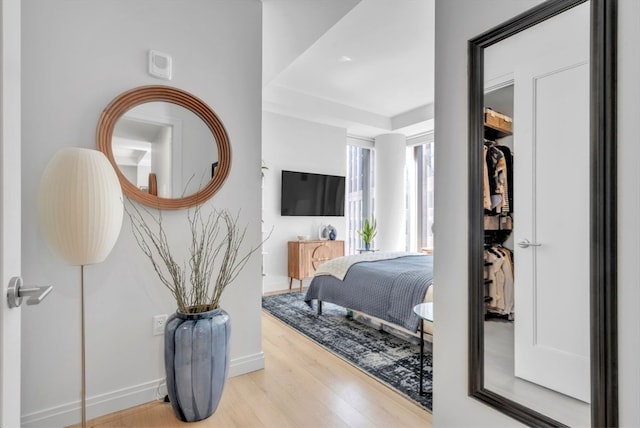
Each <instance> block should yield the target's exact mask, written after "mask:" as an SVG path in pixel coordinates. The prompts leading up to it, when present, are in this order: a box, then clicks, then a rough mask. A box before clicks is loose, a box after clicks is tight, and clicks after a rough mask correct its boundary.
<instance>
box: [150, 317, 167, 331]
mask: <svg viewBox="0 0 640 428" xmlns="http://www.w3.org/2000/svg"><path fill="white" fill-rule="evenodd" d="M168 317H169V316H168V315H167V314H163V315H154V316H153V318H152V321H153V335H154V336H162V335H163V334H164V326H165V325H166V324H167V318H168Z"/></svg>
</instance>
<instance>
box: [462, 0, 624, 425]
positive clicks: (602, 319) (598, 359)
mask: <svg viewBox="0 0 640 428" xmlns="http://www.w3.org/2000/svg"><path fill="white" fill-rule="evenodd" d="M585 1H587V0H548V1H546V2H544V3H542V4H540V5H538V6H536V7H534V8H532V9H530V10H528V11H526V12H524V13H522V14H520V15H518V16H516V17H514V18H513V19H511V20H509V21H507V22H505V23H503V24H502V25H500V26H498V27H495V28H493V29H491V30H489V31H487V32H485V33H483V34H481V35H479V36H477V37H475V38H473V39H471V40H469V43H468V47H469V52H468V55H469V59H468V60H469V63H468V67H469V87H468V90H469V111H468V126H469V129H468V131H469V147H468V148H469V161H468V166H469V200H468V209H469V224H468V226H469V253H468V257H469V367H468V369H469V395H470V396H471V397H474V398H476V399H478V400H480V401H482V402H484V403H486V404H487V405H489V406H491V407H493V408H495V409H497V410H499V411H500V412H502V413H505V414H506V415H509V416H510V417H512V418H514V419H516V420H518V421H520V422H522V423H524V424H527V425H529V426H537V427H541V426H550V427H558V426H565V425H564V424H562V423H561V422H559V421H557V420H555V419H552V418H549V417H548V416H545V415H543V414H541V413H539V412H537V411H535V410H532V409H530V408H528V407H526V406H523V405H522V404H520V403H517V402H515V401H513V400H510V399H508V398H505V397H503V396H501V395H499V394H497V393H495V392H492V391H489V390H487V389H485V387H484V352H483V350H484V325H483V322H484V311H483V306H484V303H483V302H484V300H483V297H484V296H483V287H481V286H478V285H479V284H483V255H482V248H483V243H484V233H483V230H484V226H483V205H482V180H478V179H477V177H480V176H481V175H480V174H481V173H482V161H481V160H482V145H483V143H482V142H483V136H484V134H483V111H484V49H485V48H487V47H489V46H491V45H493V44H495V43H497V42H499V41H501V40H504V39H505V38H507V37H510V36H512V35H514V34H516V33H519V32H520V31H523V30H525V29H527V28H529V27H532V26H534V25H536V24H538V23H540V22H543V21H545V20H547V19H549V18H551V17H553V16H555V15H557V14H559V13H562V12H564V11H566V10H568V9H570V8H572V7H574V6H577V5H579V4H581V3H584V2H585ZM590 1H591V30H590V31H591V42H590V43H591V48H590V51H591V61H590V67H591V70H590V72H591V76H590V87H591V95H590V121H591V128H590V153H591V155H590V156H591V160H590V169H591V174H590V175H591V181H590V192H591V200H590V219H589V222H590V233H591V238H590V242H591V244H590V264H591V267H590V278H591V280H590V316H591V326H590V329H591V385H592V386H591V424H592V426H594V427H605V426H606V427H616V426H618V328H617V238H616V236H617V195H616V193H617V176H616V174H617V172H616V155H617V150H616V144H617V143H616V138H617V121H616V117H617V114H616V112H617V97H616V93H617V6H618V2H617V0H590Z"/></svg>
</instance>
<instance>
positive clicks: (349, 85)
mask: <svg viewBox="0 0 640 428" xmlns="http://www.w3.org/2000/svg"><path fill="white" fill-rule="evenodd" d="M301 1H303V3H300V2H301ZM315 1H316V3H315V5H316V6H314V7H316V8H317V5H318V2H317V0H315ZM336 1H338V0H323V1H322V2H321V3H322V5H323V6H324V8H323V9H322V11H319V10H317V9H314V8H313V7H312V6H311V3H310V2H307V5H309V7H308V8H307V10H308V16H307V17H306V18H307V19H308V20H311V21H309V22H314V21H313V19H314V16H318V17H319V18H318V21H322V22H321V25H320V24H317V25H309V32H308V33H305V28H304V26H301V25H299V24H300V23H299V21H300V20H303V19H304V14H305V13H304V11H302V10H303V9H301V5H302V6H304V0H264V3H263V6H264V10H265V13H264V17H265V22H264V23H263V26H264V28H263V32H264V33H265V35H264V38H265V44H264V47H263V49H264V51H263V56H264V61H265V63H267V62H269V60H270V58H272V57H280V58H283V57H286V58H288V59H287V61H285V63H282V64H279V70H275V72H274V71H273V70H271V71H270V75H273V76H274V77H272V78H271V79H270V80H269V81H268V82H266V84H265V85H264V88H263V100H264V109H265V110H266V111H272V112H275V113H281V114H287V115H291V116H294V117H299V118H302V119H307V120H313V121H318V122H321V123H327V124H330V125H335V126H340V127H345V128H347V132H348V133H350V134H354V135H359V136H366V137H374V136H376V135H379V134H383V133H388V132H401V133H405V135H407V136H410V135H413V134H417V133H420V132H424V131H426V130H427V129H428V128H430V127H432V126H433V125H432V123H433V121H432V120H430V119H432V118H433V99H434V83H433V82H434V66H433V57H434V31H433V27H434V3H435V1H434V0H361V1H353V0H352V3H353V6H351V5H350V6H349V7H352V8H350V9H349V10H345V2H344V1H343V0H339V1H340V4H339V5H338V3H337V2H336ZM291 2H297V3H296V5H297V6H296V10H295V13H293V12H291V7H292V4H291ZM332 5H333V6H335V7H338V6H339V7H340V8H341V9H340V10H339V11H336V10H335V9H334V10H333V12H334V13H331V12H332V11H331V10H328V9H330V8H331V7H332ZM288 18H289V21H287V19H288ZM291 20H295V22H291ZM287 27H288V28H287ZM319 29H320V30H319ZM274 31H275V32H277V33H278V36H277V37H280V41H281V43H279V42H278V39H277V38H274V36H273V32H274ZM311 32H314V33H313V34H312V35H311V34H310V33H311ZM319 33H320V34H319ZM291 37H293V38H295V39H294V40H305V41H306V42H305V46H296V47H291V46H290V44H289V45H287V44H285V43H282V42H283V41H285V40H289V39H288V38H291ZM282 49H291V51H290V52H289V53H288V54H285V55H283V53H282V52H281V50H282ZM271 68H272V69H273V65H272V64H271ZM269 77H271V76H269Z"/></svg>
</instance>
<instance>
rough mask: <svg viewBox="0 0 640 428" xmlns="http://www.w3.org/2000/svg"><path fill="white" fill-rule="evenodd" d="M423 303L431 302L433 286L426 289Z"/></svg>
mask: <svg viewBox="0 0 640 428" xmlns="http://www.w3.org/2000/svg"><path fill="white" fill-rule="evenodd" d="M424 301H425V302H433V284H431V286H430V287H429V288H427V292H426V293H425V295H424Z"/></svg>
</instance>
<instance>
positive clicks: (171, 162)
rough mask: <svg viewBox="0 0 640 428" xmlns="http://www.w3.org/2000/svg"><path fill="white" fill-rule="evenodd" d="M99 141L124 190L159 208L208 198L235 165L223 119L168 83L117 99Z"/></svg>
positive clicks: (101, 126)
mask: <svg viewBox="0 0 640 428" xmlns="http://www.w3.org/2000/svg"><path fill="white" fill-rule="evenodd" d="M97 147H98V150H100V151H101V152H103V153H104V154H105V155H106V156H107V158H108V159H109V161H110V162H111V164H112V165H113V167H114V169H115V170H116V173H117V175H118V178H119V180H120V184H121V185H122V190H123V192H124V193H125V194H126V195H127V196H128V197H130V198H131V199H133V200H136V201H138V202H140V203H142V204H145V205H148V206H151V207H154V208H159V209H170V210H174V209H183V208H188V207H192V206H194V205H197V204H200V203H203V202H205V201H207V200H209V199H210V198H211V197H212V196H213V195H214V194H215V193H216V192H217V191H218V190H219V189H220V188H221V187H222V185H223V184H224V182H225V180H226V178H227V176H228V175H229V170H230V168H231V146H230V144H229V137H228V135H227V132H226V130H225V128H224V126H223V124H222V121H221V120H220V119H219V118H218V116H217V115H216V114H215V112H214V111H213V110H212V109H211V108H210V107H209V106H208V105H207V104H206V103H204V102H203V101H202V100H200V99H199V98H197V97H195V96H194V95H192V94H190V93H188V92H186V91H183V90H181V89H177V88H173V87H169V86H161V85H152V86H141V87H138V88H134V89H131V90H129V91H126V92H123V93H122V94H120V95H118V96H117V97H116V98H115V99H113V101H111V103H109V105H107V107H106V108H105V109H104V110H103V111H102V114H101V115H100V120H99V121H98V129H97Z"/></svg>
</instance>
